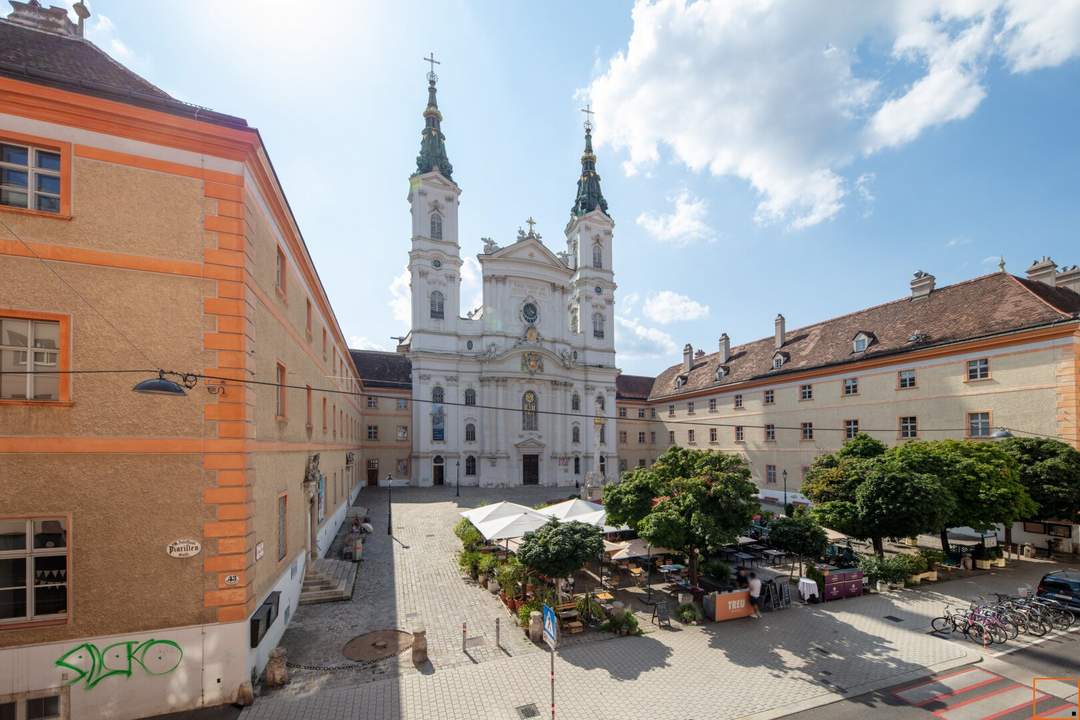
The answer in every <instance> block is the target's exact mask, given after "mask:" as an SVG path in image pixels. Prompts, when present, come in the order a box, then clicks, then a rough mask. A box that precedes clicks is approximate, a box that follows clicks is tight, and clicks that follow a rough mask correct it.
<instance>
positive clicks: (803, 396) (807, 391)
mask: <svg viewBox="0 0 1080 720" xmlns="http://www.w3.org/2000/svg"><path fill="white" fill-rule="evenodd" d="M799 399H800V400H813V399H814V386H813V385H800V386H799Z"/></svg>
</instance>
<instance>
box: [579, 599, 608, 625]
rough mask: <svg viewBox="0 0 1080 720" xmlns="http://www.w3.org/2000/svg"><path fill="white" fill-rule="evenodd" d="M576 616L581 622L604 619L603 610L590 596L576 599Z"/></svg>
mask: <svg viewBox="0 0 1080 720" xmlns="http://www.w3.org/2000/svg"><path fill="white" fill-rule="evenodd" d="M577 611H578V616H579V617H581V619H582V620H595V619H599V618H602V617H604V608H603V606H601V605H600V601H599V600H597V599H596V598H594V597H593V596H592V595H583V596H582V597H579V598H578V599H577Z"/></svg>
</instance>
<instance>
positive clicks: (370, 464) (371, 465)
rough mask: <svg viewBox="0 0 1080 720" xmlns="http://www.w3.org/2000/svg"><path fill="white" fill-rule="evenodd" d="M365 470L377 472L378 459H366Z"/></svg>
mask: <svg viewBox="0 0 1080 720" xmlns="http://www.w3.org/2000/svg"><path fill="white" fill-rule="evenodd" d="M367 469H368V470H378V469H379V458H368V461H367Z"/></svg>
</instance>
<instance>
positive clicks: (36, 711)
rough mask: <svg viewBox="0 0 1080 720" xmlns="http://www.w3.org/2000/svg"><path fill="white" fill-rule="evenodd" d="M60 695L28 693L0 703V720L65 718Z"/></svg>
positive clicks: (56, 719)
mask: <svg viewBox="0 0 1080 720" xmlns="http://www.w3.org/2000/svg"><path fill="white" fill-rule="evenodd" d="M62 704H63V702H62V700H61V696H60V695H48V694H41V693H30V694H28V695H23V696H22V697H17V698H9V699H8V700H4V701H2V702H0V720H60V719H61V718H64V717H67V713H66V712H65V711H64V708H63V707H62Z"/></svg>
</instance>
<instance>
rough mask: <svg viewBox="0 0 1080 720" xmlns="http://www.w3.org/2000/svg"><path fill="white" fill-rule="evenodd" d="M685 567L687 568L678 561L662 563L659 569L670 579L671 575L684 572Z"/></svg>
mask: <svg viewBox="0 0 1080 720" xmlns="http://www.w3.org/2000/svg"><path fill="white" fill-rule="evenodd" d="M685 569H686V566H685V565H680V564H678V563H669V564H667V565H661V566H660V567H658V568H657V570H659V571H660V572H661V574H663V576H664V577H665V578H669V579H670V576H671V575H677V574H678V573H680V572H682V571H683V570H685Z"/></svg>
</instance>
